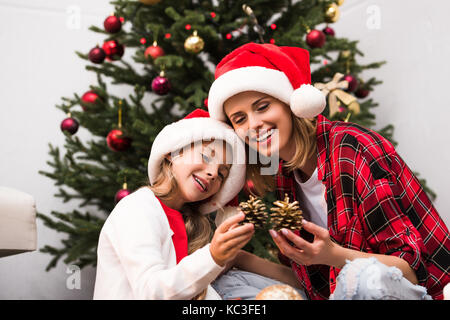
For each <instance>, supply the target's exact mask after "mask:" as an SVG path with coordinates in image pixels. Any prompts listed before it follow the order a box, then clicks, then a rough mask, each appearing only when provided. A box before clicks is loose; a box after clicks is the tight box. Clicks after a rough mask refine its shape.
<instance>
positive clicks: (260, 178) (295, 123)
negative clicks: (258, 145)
mask: <svg viewBox="0 0 450 320" xmlns="http://www.w3.org/2000/svg"><path fill="white" fill-rule="evenodd" d="M316 127H317V119H316V118H310V119H307V118H298V117H296V116H295V115H293V114H292V128H293V132H292V139H293V143H294V144H295V154H294V156H293V157H292V159H291V160H289V161H287V162H285V163H284V165H283V166H284V167H285V168H286V169H287V171H288V172H291V171H293V170H295V169H297V168H300V167H302V166H304V165H305V164H306V162H307V161H308V159H310V158H311V157H312V156H313V155H314V153H315V152H316V148H317V144H316ZM246 152H247V158H248V148H246ZM258 159H259V158H258ZM262 167H263V165H261V164H260V163H256V164H247V172H246V179H247V180H250V181H251V182H252V183H253V185H254V191H255V192H256V196H259V197H263V196H264V195H265V194H266V193H267V192H272V191H274V190H275V189H276V180H275V179H276V176H273V175H261V168H262ZM249 192H251V193H253V194H254V192H252V191H251V190H249ZM254 195H255V194H254Z"/></svg>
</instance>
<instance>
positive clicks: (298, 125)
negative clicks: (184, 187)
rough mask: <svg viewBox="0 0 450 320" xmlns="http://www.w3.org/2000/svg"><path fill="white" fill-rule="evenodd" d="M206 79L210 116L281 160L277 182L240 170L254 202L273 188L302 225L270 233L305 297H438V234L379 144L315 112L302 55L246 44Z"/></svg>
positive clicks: (445, 244)
mask: <svg viewBox="0 0 450 320" xmlns="http://www.w3.org/2000/svg"><path fill="white" fill-rule="evenodd" d="M215 77H216V80H215V81H214V83H213V85H212V86H211V89H210V92H209V97H208V109H209V112H210V115H211V117H212V118H215V119H218V120H221V121H224V122H228V123H229V124H231V126H233V128H234V130H235V131H236V132H237V134H238V135H239V136H240V137H241V139H243V140H244V141H245V142H246V144H248V145H249V146H250V148H252V149H254V150H256V151H257V152H258V153H259V154H262V155H263V156H267V157H273V156H274V154H275V155H276V156H278V157H279V158H280V164H279V170H278V172H277V174H276V176H275V178H276V179H273V176H267V175H266V176H263V175H261V170H260V169H261V168H260V167H261V166H259V165H258V164H251V165H248V167H247V176H248V178H249V179H251V180H252V181H253V184H254V185H255V188H256V190H257V191H258V193H259V195H263V194H264V193H265V192H266V191H269V190H272V189H273V188H274V187H276V189H277V191H278V198H279V199H281V200H282V199H283V198H284V194H285V193H287V194H288V195H289V197H290V199H293V200H299V202H300V204H301V206H302V210H303V211H304V212H305V216H306V217H307V220H309V221H308V222H305V223H304V224H303V227H304V228H303V230H302V232H300V233H296V234H294V233H292V232H290V231H288V230H283V231H282V232H281V233H276V232H274V231H273V230H272V231H271V235H272V238H273V240H274V242H275V243H276V245H277V246H278V247H279V249H280V251H281V253H282V254H284V255H285V256H287V257H288V258H289V259H290V263H291V266H292V269H293V271H294V273H295V274H296V276H297V278H298V280H299V282H300V284H301V285H302V287H303V289H304V290H305V292H306V293H307V294H308V297H309V298H310V299H327V298H335V299H382V298H392V299H428V298H430V295H431V297H432V298H434V299H442V289H443V287H444V286H445V284H446V283H448V282H449V281H450V277H449V265H450V255H449V251H450V236H449V232H448V229H447V227H446V226H445V224H444V222H443V220H442V219H441V217H440V216H439V214H438V213H437V211H436V209H435V208H434V207H433V205H432V203H431V201H430V200H429V198H428V197H427V195H426V194H425V192H424V190H423V189H422V187H421V185H420V183H419V182H418V180H417V178H416V177H415V176H414V175H413V173H412V172H411V170H410V169H409V168H408V167H407V165H406V164H405V163H404V162H403V160H402V159H401V157H400V156H399V155H398V154H397V153H396V151H395V149H394V147H393V145H392V144H391V143H390V142H389V141H387V140H386V139H385V138H383V137H382V136H380V135H379V134H377V133H375V132H373V131H371V130H369V129H366V128H363V127H361V126H359V125H356V124H352V123H344V122H331V121H329V120H328V119H326V118H325V117H324V116H322V115H321V114H320V113H321V112H322V111H323V109H324V107H325V97H324V96H323V95H322V94H321V92H320V91H319V90H317V89H316V88H314V87H313V86H311V73H310V66H309V53H308V51H306V50H304V49H301V48H294V47H278V46H275V45H271V44H255V43H250V44H246V45H244V46H241V47H239V48H237V49H236V50H234V51H233V52H231V53H230V54H229V55H227V56H226V57H225V58H224V59H223V60H222V61H221V62H220V63H219V64H218V66H217V69H216V74H215ZM338 274H339V277H337V275H338ZM427 291H428V294H427Z"/></svg>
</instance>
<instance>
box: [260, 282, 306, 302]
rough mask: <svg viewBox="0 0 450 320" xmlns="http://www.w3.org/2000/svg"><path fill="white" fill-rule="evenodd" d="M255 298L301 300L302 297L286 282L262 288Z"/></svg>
mask: <svg viewBox="0 0 450 320" xmlns="http://www.w3.org/2000/svg"><path fill="white" fill-rule="evenodd" d="M255 300H303V297H302V296H301V295H300V293H298V292H297V290H295V289H294V288H293V287H291V286H289V285H287V284H274V285H271V286H268V287H266V288H264V289H262V290H261V291H260V292H259V293H258V294H257V295H256V297H255Z"/></svg>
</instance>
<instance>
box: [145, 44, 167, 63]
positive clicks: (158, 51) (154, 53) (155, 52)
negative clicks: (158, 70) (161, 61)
mask: <svg viewBox="0 0 450 320" xmlns="http://www.w3.org/2000/svg"><path fill="white" fill-rule="evenodd" d="M163 55H164V50H163V48H161V47H160V46H158V45H151V46H149V47H148V48H147V49H145V52H144V56H145V57H146V58H148V56H151V57H152V58H153V60H155V59H156V58H158V57H161V56H163Z"/></svg>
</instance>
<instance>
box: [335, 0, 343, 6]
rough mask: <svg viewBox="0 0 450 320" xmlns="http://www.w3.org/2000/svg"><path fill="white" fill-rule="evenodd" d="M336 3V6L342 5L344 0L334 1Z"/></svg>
mask: <svg viewBox="0 0 450 320" xmlns="http://www.w3.org/2000/svg"><path fill="white" fill-rule="evenodd" d="M336 4H337V5H338V6H342V5H343V4H344V0H337V1H336Z"/></svg>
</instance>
